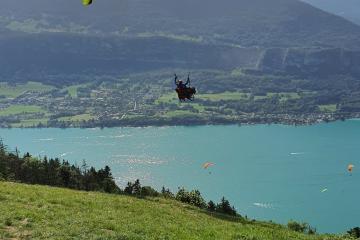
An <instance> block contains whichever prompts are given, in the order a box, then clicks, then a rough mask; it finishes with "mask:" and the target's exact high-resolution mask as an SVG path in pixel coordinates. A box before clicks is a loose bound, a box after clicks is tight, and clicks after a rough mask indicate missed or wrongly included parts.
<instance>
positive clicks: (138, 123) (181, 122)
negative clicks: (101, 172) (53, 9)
mask: <svg viewBox="0 0 360 240" xmlns="http://www.w3.org/2000/svg"><path fill="white" fill-rule="evenodd" d="M357 118H360V113H341V114H339V113H336V114H334V113H327V114H325V113H322V114H318V113H315V114H314V113H312V114H295V115H293V114H253V115H252V116H246V117H244V116H234V117H233V118H226V117H216V116H215V117H213V118H211V119H207V118H206V119H205V118H200V117H199V118H197V117H188V118H187V117H186V116H183V117H178V118H172V119H166V118H153V117H149V118H136V119H109V120H102V121H82V122H64V121H55V122H54V121H52V122H48V123H47V124H41V123H40V124H37V125H34V126H19V127H12V126H11V125H5V126H4V125H0V128H2V129H6V128H64V129H65V128H116V127H166V126H169V127H170V126H208V125H210V126H216V125H224V126H226V125H244V126H247V125H263V124H268V125H272V124H282V125H289V126H307V125H314V124H319V123H331V122H336V121H346V120H350V119H357Z"/></svg>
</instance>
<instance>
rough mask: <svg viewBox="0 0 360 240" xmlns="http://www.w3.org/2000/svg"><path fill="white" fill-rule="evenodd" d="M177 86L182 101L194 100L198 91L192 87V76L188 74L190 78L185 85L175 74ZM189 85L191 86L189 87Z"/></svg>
mask: <svg viewBox="0 0 360 240" xmlns="http://www.w3.org/2000/svg"><path fill="white" fill-rule="evenodd" d="M175 84H176V89H175V91H176V92H177V94H178V98H179V100H180V101H186V99H188V100H190V101H192V100H194V95H195V93H196V89H195V88H194V87H191V86H190V74H188V78H187V81H186V83H185V84H183V83H182V81H181V80H178V77H177V75H176V74H175ZM188 84H189V86H187V85H188Z"/></svg>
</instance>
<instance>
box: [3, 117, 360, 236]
mask: <svg viewBox="0 0 360 240" xmlns="http://www.w3.org/2000/svg"><path fill="white" fill-rule="evenodd" d="M0 137H1V138H2V139H3V141H4V143H5V144H6V145H8V148H9V149H10V150H14V149H15V147H18V148H19V149H20V151H22V153H24V152H26V151H29V152H30V153H32V155H35V156H45V155H47V156H49V157H59V158H61V159H67V160H69V161H70V162H72V163H74V162H76V163H77V164H79V165H81V163H82V160H83V159H86V161H87V163H88V165H93V166H96V167H98V168H99V167H103V166H105V165H109V166H110V167H111V169H112V172H113V175H114V177H115V179H116V181H117V183H118V184H119V185H121V186H124V185H125V184H126V182H127V181H134V180H135V179H137V178H139V179H140V180H141V182H142V183H143V184H145V185H151V186H154V187H156V188H157V189H159V190H160V189H161V187H162V186H166V187H169V188H170V189H171V190H173V191H176V190H177V188H178V187H179V186H184V187H185V188H187V189H194V188H196V189H200V191H201V192H202V194H203V196H204V197H205V198H206V199H207V200H209V199H212V200H215V201H219V200H220V198H221V197H222V196H225V197H226V198H227V199H229V200H230V202H231V203H232V204H234V206H235V207H236V209H237V210H238V212H239V213H240V214H242V215H247V216H248V217H249V218H255V219H259V220H273V221H275V222H279V223H287V222H288V220H290V219H294V220H297V221H306V222H308V223H310V224H311V225H312V226H314V227H316V228H317V230H318V231H319V232H345V231H346V230H348V229H349V228H351V227H355V226H359V225H360V221H359V219H360V204H359V199H360V187H359V186H360V185H359V184H360V121H358V120H349V121H346V122H335V123H330V124H318V125H313V126H301V127H295V126H285V125H254V126H199V127H147V128H108V129H102V130H101V129H97V128H96V129H0ZM205 162H213V163H214V164H215V165H214V166H212V167H210V168H209V169H208V170H205V169H203V168H202V165H203V164H204V163H205ZM348 164H353V165H354V166H355V167H354V171H353V173H352V174H350V173H349V172H348V171H347V166H348Z"/></svg>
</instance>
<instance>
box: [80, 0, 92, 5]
mask: <svg viewBox="0 0 360 240" xmlns="http://www.w3.org/2000/svg"><path fill="white" fill-rule="evenodd" d="M92 2H93V1H92V0H82V4H83V5H84V6H89V5H91V4H92Z"/></svg>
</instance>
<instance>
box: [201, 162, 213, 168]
mask: <svg viewBox="0 0 360 240" xmlns="http://www.w3.org/2000/svg"><path fill="white" fill-rule="evenodd" d="M214 165H215V164H214V163H212V162H206V163H204V164H203V168H204V169H208V168H209V167H211V166H214Z"/></svg>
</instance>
